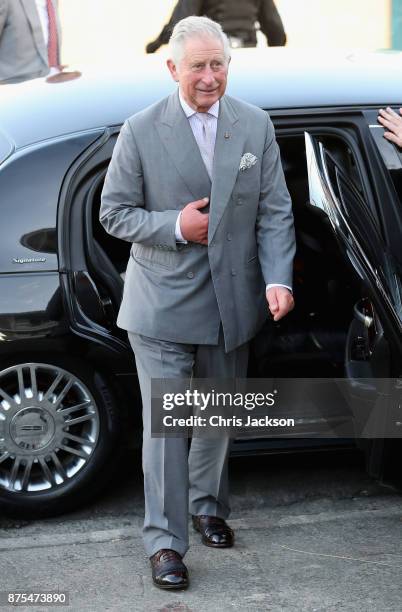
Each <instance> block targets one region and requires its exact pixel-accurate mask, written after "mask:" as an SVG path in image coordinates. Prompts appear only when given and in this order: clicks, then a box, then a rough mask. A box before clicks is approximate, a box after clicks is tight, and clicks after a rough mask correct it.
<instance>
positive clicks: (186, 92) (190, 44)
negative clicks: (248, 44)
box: [167, 36, 229, 113]
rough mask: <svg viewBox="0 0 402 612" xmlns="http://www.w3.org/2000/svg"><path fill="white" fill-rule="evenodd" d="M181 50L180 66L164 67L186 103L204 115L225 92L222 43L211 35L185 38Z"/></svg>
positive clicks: (225, 68) (226, 69)
mask: <svg viewBox="0 0 402 612" xmlns="http://www.w3.org/2000/svg"><path fill="white" fill-rule="evenodd" d="M183 51H184V53H183V57H182V59H181V61H180V63H179V64H178V65H177V66H176V65H175V64H174V62H173V60H168V62H167V64H168V68H169V70H170V73H171V75H172V77H173V78H174V80H175V81H177V82H178V83H179V86H180V91H181V94H182V96H183V98H184V99H185V101H186V102H187V104H188V105H189V106H191V108H193V109H194V110H196V111H197V112H199V113H204V112H207V111H208V109H209V108H210V107H211V106H212V105H213V104H214V103H215V102H216V101H217V100H219V98H221V97H222V96H223V94H224V93H225V89H226V81H227V74H228V68H229V60H228V59H226V58H225V55H224V51H223V45H222V43H221V42H220V41H219V40H218V39H216V38H213V37H211V36H202V37H198V36H197V37H194V38H189V39H188V40H186V41H185V43H184V49H183Z"/></svg>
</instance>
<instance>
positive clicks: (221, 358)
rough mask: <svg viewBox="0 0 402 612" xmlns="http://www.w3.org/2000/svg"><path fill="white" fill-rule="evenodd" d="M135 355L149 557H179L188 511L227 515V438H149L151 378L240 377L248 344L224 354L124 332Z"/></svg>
mask: <svg viewBox="0 0 402 612" xmlns="http://www.w3.org/2000/svg"><path fill="white" fill-rule="evenodd" d="M128 337H129V340H130V344H131V347H132V349H133V351H134V353H135V360H136V364H137V372H138V378H139V383H140V388H141V395H142V405H143V412H142V418H143V428H144V431H143V446H142V467H143V472H144V497H145V520H144V528H143V538H144V545H145V550H146V552H147V554H148V556H152V555H153V554H154V553H155V552H156V551H158V550H159V549H161V548H171V549H173V550H176V551H177V552H178V553H179V554H181V555H184V554H185V553H186V551H187V550H188V512H189V510H190V512H191V514H194V515H200V514H209V515H212V516H219V517H221V518H224V519H225V518H227V517H228V516H229V512H230V508H229V487H228V455H229V445H230V437H229V436H227V435H226V436H225V435H222V437H219V438H218V439H216V438H193V439H192V442H191V447H190V452H188V440H187V438H184V437H183V438H169V437H167V438H152V437H151V379H152V378H170V379H173V378H190V377H191V375H193V376H194V377H195V378H212V377H214V378H244V377H245V376H246V374H247V361H248V343H247V344H244V345H242V346H241V347H239V348H237V349H235V350H234V351H231V352H229V353H225V350H224V343H223V335H222V331H221V332H220V335H219V344H218V345H216V346H212V345H201V344H200V345H193V344H180V343H174V342H165V341H163V340H156V339H153V338H148V337H145V336H141V335H139V334H133V333H131V332H128Z"/></svg>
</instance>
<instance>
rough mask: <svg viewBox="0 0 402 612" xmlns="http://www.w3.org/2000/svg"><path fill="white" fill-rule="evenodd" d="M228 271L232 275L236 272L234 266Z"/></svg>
mask: <svg viewBox="0 0 402 612" xmlns="http://www.w3.org/2000/svg"><path fill="white" fill-rule="evenodd" d="M230 273H231V275H232V276H236V274H237V272H236V270H235V269H234V268H232V269H231V271H230Z"/></svg>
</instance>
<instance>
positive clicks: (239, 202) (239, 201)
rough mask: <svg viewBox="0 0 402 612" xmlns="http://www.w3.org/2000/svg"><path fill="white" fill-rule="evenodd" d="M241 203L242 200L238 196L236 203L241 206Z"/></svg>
mask: <svg viewBox="0 0 402 612" xmlns="http://www.w3.org/2000/svg"><path fill="white" fill-rule="evenodd" d="M242 204H243V200H242V199H241V198H238V200H237V205H238V206H241V205H242Z"/></svg>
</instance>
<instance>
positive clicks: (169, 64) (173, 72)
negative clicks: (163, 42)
mask: <svg viewBox="0 0 402 612" xmlns="http://www.w3.org/2000/svg"><path fill="white" fill-rule="evenodd" d="M166 64H167V67H168V68H169V72H170V74H171V75H172V79H173V80H174V81H178V80H179V75H178V73H177V68H176V64H175V63H174V61H173V60H171V59H168V60H167V62H166Z"/></svg>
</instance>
